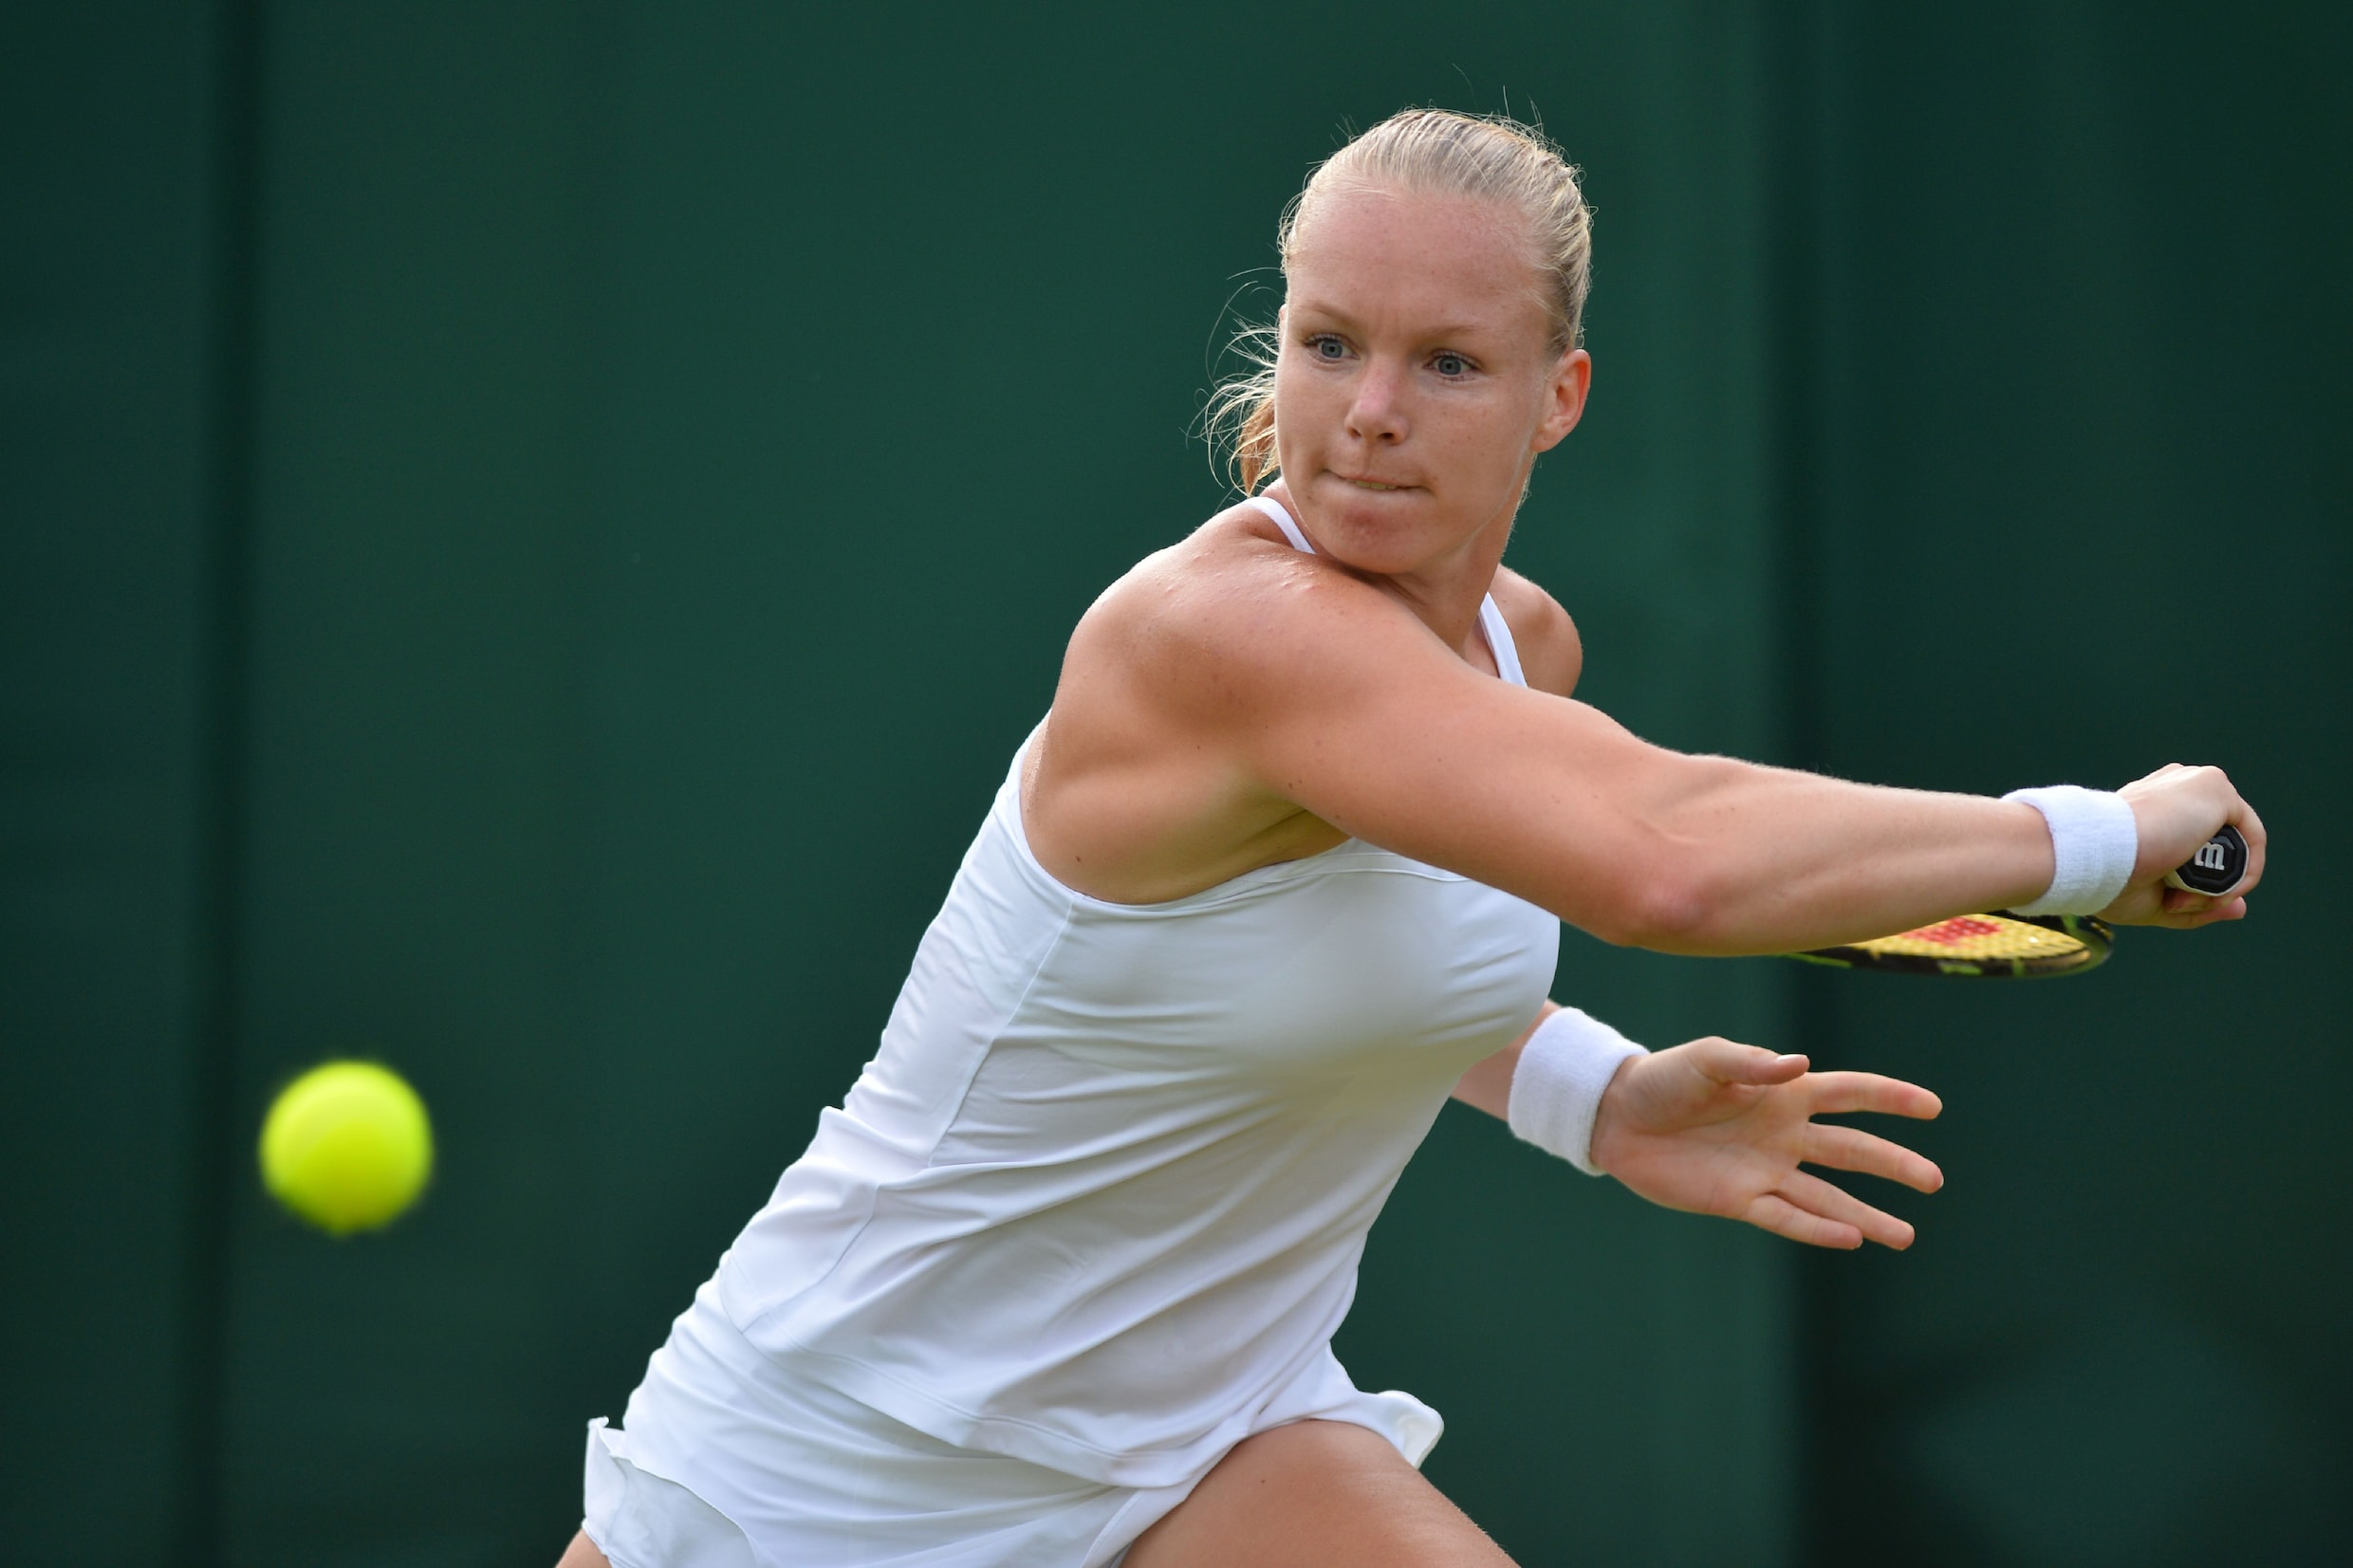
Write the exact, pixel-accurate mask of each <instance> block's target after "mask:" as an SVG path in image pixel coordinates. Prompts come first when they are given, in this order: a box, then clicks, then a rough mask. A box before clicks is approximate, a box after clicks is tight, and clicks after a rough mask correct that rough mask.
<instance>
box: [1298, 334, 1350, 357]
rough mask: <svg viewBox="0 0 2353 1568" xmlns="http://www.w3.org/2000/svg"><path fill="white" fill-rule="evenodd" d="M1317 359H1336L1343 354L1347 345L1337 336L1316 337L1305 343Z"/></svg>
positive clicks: (1346, 350)
mask: <svg viewBox="0 0 2353 1568" xmlns="http://www.w3.org/2000/svg"><path fill="white" fill-rule="evenodd" d="M1307 346H1308V347H1309V348H1310V349H1312V350H1313V351H1314V353H1315V356H1316V358H1317V359H1319V360H1337V359H1341V358H1343V356H1345V355H1346V354H1347V352H1348V345H1347V344H1346V343H1343V342H1342V341H1340V340H1339V339H1337V338H1316V339H1313V340H1311V341H1309V343H1308V345H1307Z"/></svg>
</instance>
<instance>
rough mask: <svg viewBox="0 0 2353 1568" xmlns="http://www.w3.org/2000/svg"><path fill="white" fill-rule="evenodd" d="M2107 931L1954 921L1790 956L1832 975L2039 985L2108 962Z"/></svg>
mask: <svg viewBox="0 0 2353 1568" xmlns="http://www.w3.org/2000/svg"><path fill="white" fill-rule="evenodd" d="M2112 940H2113V937H2112V935H2111V933H2110V932H2109V930H2108V928H2107V925H2106V924H2105V923H2104V922H2103V921H2101V920H2099V919H2097V918H2095V917H2093V916H2091V915H2088V914H2012V913H2010V912H2009V911H2007V910H1996V911H1994V912H1993V913H1991V914H1956V915H1955V916H1954V917H1953V918H1952V919H1950V920H1939V921H1937V922H1936V924H1934V925H1930V926H1921V927H1918V929H1916V930H1913V931H1907V932H1897V933H1896V934H1895V935H1893V936H1880V937H1874V938H1872V939H1871V940H1870V941H1868V942H1855V943H1850V944H1848V945H1846V946H1844V947H1837V948H1817V949H1815V950H1812V951H1811V952H1793V953H1791V954H1789V956H1790V957H1792V958H1797V959H1803V960H1804V961H1805V962H1806V963H1808V964H1823V965H1827V966H1829V967H1830V968H1840V969H1880V970H1882V971H1884V972H1886V973H1888V974H1925V975H1934V976H1938V977H1940V978H1945V979H1952V980H2040V979H2045V978H2047V977H2049V976H2053V975H2063V974H2082V973H2084V971H2085V970H2088V969H2095V968H2099V967H2100V966H2101V964H2102V963H2103V962H2104V961H2105V960H2106V958H2107V956H2108V948H2109V944H2110V943H2111V941H2112Z"/></svg>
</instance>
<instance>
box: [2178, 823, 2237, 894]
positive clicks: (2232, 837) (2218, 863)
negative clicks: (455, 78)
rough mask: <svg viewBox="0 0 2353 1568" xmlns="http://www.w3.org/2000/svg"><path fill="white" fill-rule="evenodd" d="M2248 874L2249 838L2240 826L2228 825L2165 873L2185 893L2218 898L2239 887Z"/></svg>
mask: <svg viewBox="0 0 2353 1568" xmlns="http://www.w3.org/2000/svg"><path fill="white" fill-rule="evenodd" d="M2246 875H2247V840H2246V839H2242V838H2240V837H2239V831H2238V829H2236V828H2234V827H2225V828H2224V829H2223V830H2222V831H2221V832H2220V833H2217V834H2215V835H2214V837H2213V838H2211V839H2207V840H2206V842H2205V844H2204V846H2203V847H2202V848H2200V849H2199V850H2198V852H2197V853H2196V855H2193V856H2191V857H2190V858H2189V859H2188V860H2186V861H2184V862H2183V863H2182V864H2181V865H2180V866H2178V867H2177V868H2176V869H2175V870H2173V871H2169V872H2167V873H2166V874H2165V885H2166V886H2167V887H2169V888H2179V889H2181V891H2182V892H2184V893H2202V894H2205V895H2207V896H2209V897H2212V898H2219V897H2221V896H2222V895H2224V894H2226V893H2229V892H2230V891H2231V890H2232V889H2233V888H2234V887H2236V886H2238V884H2239V880H2240V878H2242V877H2244V876H2246Z"/></svg>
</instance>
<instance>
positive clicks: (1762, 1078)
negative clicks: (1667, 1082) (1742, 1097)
mask: <svg viewBox="0 0 2353 1568" xmlns="http://www.w3.org/2000/svg"><path fill="white" fill-rule="evenodd" d="M1689 1048H1690V1050H1691V1053H1692V1056H1693V1058H1694V1060H1695V1061H1697V1062H1698V1064H1699V1070H1700V1071H1701V1072H1703V1073H1705V1074H1707V1075H1708V1076H1709V1077H1710V1078H1712V1079H1715V1080H1716V1081H1717V1082H1718V1083H1787V1082H1788V1081H1789V1080H1790V1079H1797V1078H1803V1077H1804V1076H1805V1074H1806V1059H1805V1058H1804V1057H1802V1056H1775V1055H1774V1054H1773V1053H1772V1052H1770V1051H1769V1050H1767V1049H1765V1047H1763V1046H1762V1045H1743V1044H1741V1043H1739V1042H1737V1041H1731V1040H1725V1039H1723V1038H1721V1037H1719V1036H1713V1035H1712V1036H1710V1037H1709V1038H1707V1039H1705V1040H1695V1041H1693V1042H1690V1047H1689Z"/></svg>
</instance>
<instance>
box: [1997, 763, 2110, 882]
mask: <svg viewBox="0 0 2353 1568" xmlns="http://www.w3.org/2000/svg"><path fill="white" fill-rule="evenodd" d="M2002 799H2003V800H2005V801H2023V802H2026V803H2027V804H2028V805H2030V806H2032V807H2033V808H2034V809H2035V810H2037V811H2039V812H2041V813H2042V814H2043V821H2045V822H2046V823H2047V824H2049V827H2050V855H2051V861H2052V870H2051V876H2050V886H2049V887H2048V888H2047V889H2045V890H2044V893H2043V895H2042V896H2041V897H2040V898H2037V899H2036V900H2034V902H2032V903H2031V904H2020V905H2017V906H2016V907H2015V908H2014V909H2012V910H2011V911H2010V913H2013V914H2097V913H2100V912H2101V911H2102V910H2103V909H2106V908H2107V907H2108V906H2109V905H2110V904H2113V903H2115V902H2116V896H2117V895H2118V894H2121V893H2122V892H2123V891H2124V884H2125V883H2127V882H2129V881H2131V880H2132V874H2133V862H2134V861H2135V860H2136V859H2138V858H2140V826H2139V824H2138V823H2136V822H2135V821H2133V810H2132V802H2129V801H2127V800H2125V799H2124V797H2123V796H2121V795H2111V794H2109V793H2108V792H2107V791H2106V790H2104V789H2084V788H2082V787H2081V786H2079V785H2076V784H2052V785H2050V786H2048V787H2047V788H2044V789H2013V790H2011V791H2010V793H2009V794H2007V795H2005V796H2003V797H2002Z"/></svg>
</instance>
